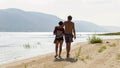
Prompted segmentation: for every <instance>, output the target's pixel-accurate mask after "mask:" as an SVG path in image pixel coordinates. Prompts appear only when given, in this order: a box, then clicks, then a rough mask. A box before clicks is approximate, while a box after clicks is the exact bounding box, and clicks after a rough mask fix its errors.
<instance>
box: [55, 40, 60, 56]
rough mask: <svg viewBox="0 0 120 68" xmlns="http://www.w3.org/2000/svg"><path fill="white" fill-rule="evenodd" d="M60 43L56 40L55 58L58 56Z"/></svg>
mask: <svg viewBox="0 0 120 68" xmlns="http://www.w3.org/2000/svg"><path fill="white" fill-rule="evenodd" d="M58 44H59V42H58V41H56V44H55V53H56V55H55V58H56V57H57V56H58Z"/></svg>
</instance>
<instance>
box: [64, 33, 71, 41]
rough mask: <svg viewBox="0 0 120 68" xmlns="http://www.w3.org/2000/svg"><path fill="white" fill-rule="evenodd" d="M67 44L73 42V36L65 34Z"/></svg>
mask: <svg viewBox="0 0 120 68" xmlns="http://www.w3.org/2000/svg"><path fill="white" fill-rule="evenodd" d="M65 42H73V34H65Z"/></svg>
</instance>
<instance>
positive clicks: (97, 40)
mask: <svg viewBox="0 0 120 68" xmlns="http://www.w3.org/2000/svg"><path fill="white" fill-rule="evenodd" d="M88 41H89V43H91V44H94V43H102V39H101V38H99V37H96V36H95V35H93V36H92V37H89V39H88Z"/></svg>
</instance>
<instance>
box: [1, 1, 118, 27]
mask: <svg viewBox="0 0 120 68" xmlns="http://www.w3.org/2000/svg"><path fill="white" fill-rule="evenodd" d="M6 8H19V9H23V10H25V11H37V12H43V13H48V14H53V15H56V16H58V17H60V18H62V19H64V20H65V19H66V17H67V16H68V15H72V16H73V19H74V20H86V21H90V22H93V23H95V24H98V25H108V26H120V19H119V18H120V0H0V9H6Z"/></svg>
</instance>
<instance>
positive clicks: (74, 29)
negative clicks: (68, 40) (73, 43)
mask: <svg viewBox="0 0 120 68" xmlns="http://www.w3.org/2000/svg"><path fill="white" fill-rule="evenodd" d="M73 33H74V35H73V37H74V39H76V31H75V24H74V23H73Z"/></svg>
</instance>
